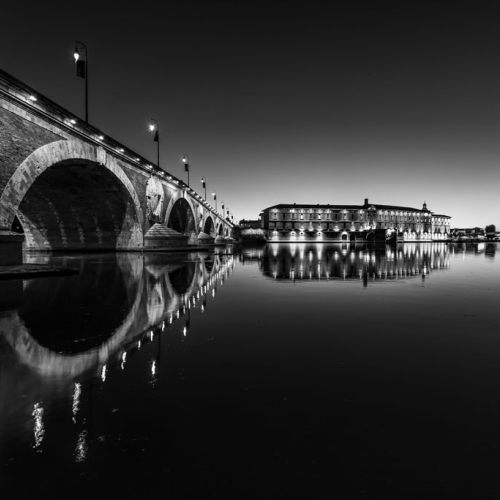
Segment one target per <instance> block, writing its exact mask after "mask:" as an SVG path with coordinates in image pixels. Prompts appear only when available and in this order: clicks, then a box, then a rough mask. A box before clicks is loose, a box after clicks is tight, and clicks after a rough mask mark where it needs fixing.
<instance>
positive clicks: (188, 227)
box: [165, 196, 196, 235]
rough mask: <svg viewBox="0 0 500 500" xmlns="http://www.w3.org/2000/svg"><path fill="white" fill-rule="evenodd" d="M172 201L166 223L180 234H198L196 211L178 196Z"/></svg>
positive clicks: (184, 199)
mask: <svg viewBox="0 0 500 500" xmlns="http://www.w3.org/2000/svg"><path fill="white" fill-rule="evenodd" d="M176 198H177V199H175V201H174V199H172V200H171V202H170V203H169V206H168V207H167V211H166V214H165V223H166V224H167V226H168V227H169V228H171V229H173V230H174V231H177V232H178V233H182V234H187V235H192V234H195V233H196V218H195V211H194V209H193V207H192V206H191V203H189V201H188V200H187V199H186V198H184V197H182V196H178V197H176Z"/></svg>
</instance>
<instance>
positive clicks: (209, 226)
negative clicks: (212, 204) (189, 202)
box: [203, 215, 216, 238]
mask: <svg viewBox="0 0 500 500" xmlns="http://www.w3.org/2000/svg"><path fill="white" fill-rule="evenodd" d="M203 232H204V233H205V234H209V235H210V236H212V237H214V238H215V236H216V231H215V225H214V221H213V219H212V217H210V215H208V216H207V218H206V219H205V224H204V226H203Z"/></svg>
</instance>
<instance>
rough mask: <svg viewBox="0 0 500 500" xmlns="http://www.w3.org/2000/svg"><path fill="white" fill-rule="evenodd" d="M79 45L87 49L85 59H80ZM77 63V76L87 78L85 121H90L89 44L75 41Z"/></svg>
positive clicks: (74, 54)
mask: <svg viewBox="0 0 500 500" xmlns="http://www.w3.org/2000/svg"><path fill="white" fill-rule="evenodd" d="M78 46H80V47H81V48H83V50H85V59H84V60H80V51H79V50H78ZM73 56H74V57H75V64H76V76H79V77H80V78H84V79H85V123H87V124H88V123H89V53H88V51H87V46H86V45H85V44H84V43H82V42H75V52H74V53H73Z"/></svg>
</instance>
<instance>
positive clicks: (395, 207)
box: [263, 203, 451, 218]
mask: <svg viewBox="0 0 500 500" xmlns="http://www.w3.org/2000/svg"><path fill="white" fill-rule="evenodd" d="M369 207H374V208H375V209H376V210H399V211H405V212H422V213H431V214H432V215H434V216H435V217H449V218H451V217H450V216H449V215H436V214H434V213H433V212H431V211H430V210H428V209H427V210H423V209H421V208H414V207H402V206H399V205H382V204H380V203H368V204H363V205H320V204H316V205H314V204H310V205H304V204H296V203H280V204H278V205H273V206H272V207H268V208H265V209H264V210H263V212H265V211H267V210H271V209H273V208H278V209H280V208H298V209H302V208H303V209H306V208H307V209H309V208H316V209H318V208H320V209H322V210H326V209H330V210H332V209H333V210H343V209H347V210H361V209H365V210H366V209H367V208H369Z"/></svg>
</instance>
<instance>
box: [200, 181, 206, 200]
mask: <svg viewBox="0 0 500 500" xmlns="http://www.w3.org/2000/svg"><path fill="white" fill-rule="evenodd" d="M201 185H202V186H203V189H204V190H205V201H207V181H206V180H205V177H202V178H201Z"/></svg>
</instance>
